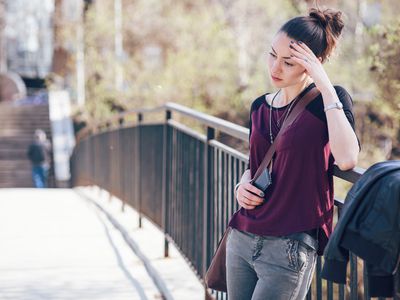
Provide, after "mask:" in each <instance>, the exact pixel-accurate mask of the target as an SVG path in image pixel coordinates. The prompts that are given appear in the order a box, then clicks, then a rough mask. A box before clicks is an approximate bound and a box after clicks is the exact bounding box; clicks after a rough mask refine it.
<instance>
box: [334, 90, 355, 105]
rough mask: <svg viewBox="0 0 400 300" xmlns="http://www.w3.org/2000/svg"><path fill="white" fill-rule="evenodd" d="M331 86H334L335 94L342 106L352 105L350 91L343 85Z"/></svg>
mask: <svg viewBox="0 0 400 300" xmlns="http://www.w3.org/2000/svg"><path fill="white" fill-rule="evenodd" d="M333 87H334V88H335V91H336V94H337V96H338V98H339V100H340V102H342V104H343V105H344V106H346V107H349V106H350V107H351V106H353V99H352V98H351V96H350V93H349V92H348V91H347V90H346V89H345V88H344V87H343V86H341V85H334V86H333Z"/></svg>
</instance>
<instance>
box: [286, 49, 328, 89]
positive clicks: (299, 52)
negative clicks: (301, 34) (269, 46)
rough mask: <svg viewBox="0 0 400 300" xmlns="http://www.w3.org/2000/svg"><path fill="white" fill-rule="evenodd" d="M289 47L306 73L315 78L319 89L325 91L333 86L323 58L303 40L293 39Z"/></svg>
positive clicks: (292, 55) (295, 59)
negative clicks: (322, 60)
mask: <svg viewBox="0 0 400 300" xmlns="http://www.w3.org/2000/svg"><path fill="white" fill-rule="evenodd" d="M289 48H290V51H291V52H292V54H291V58H292V60H293V61H295V62H296V63H298V64H299V65H301V66H302V67H304V68H305V69H306V73H307V74H308V75H309V76H310V77H311V78H312V79H313V80H314V82H315V86H316V87H317V88H318V90H320V91H323V90H326V89H330V88H331V87H332V84H331V81H330V79H329V77H328V75H327V74H326V72H325V69H324V67H323V66H322V63H321V60H320V59H319V58H318V57H316V56H315V54H314V52H312V50H311V49H310V48H308V46H307V45H306V44H304V43H303V42H301V41H298V42H296V41H291V42H290V45H289Z"/></svg>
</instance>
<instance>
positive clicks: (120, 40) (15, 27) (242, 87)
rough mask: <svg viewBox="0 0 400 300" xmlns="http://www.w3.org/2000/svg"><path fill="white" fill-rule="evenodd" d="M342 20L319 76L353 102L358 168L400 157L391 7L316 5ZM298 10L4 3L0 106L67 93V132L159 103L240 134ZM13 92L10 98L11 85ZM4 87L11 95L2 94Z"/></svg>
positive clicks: (292, 4) (399, 86)
mask: <svg viewBox="0 0 400 300" xmlns="http://www.w3.org/2000/svg"><path fill="white" fill-rule="evenodd" d="M319 4H320V5H321V6H323V5H326V6H329V7H332V8H336V9H340V10H342V11H343V12H344V14H345V28H344V34H343V36H342V41H341V43H340V45H339V48H338V49H337V51H336V54H335V56H333V57H332V58H331V59H330V61H328V62H327V63H326V64H325V68H326V70H327V72H328V75H329V76H330V78H331V81H332V82H333V83H334V84H338V85H342V86H343V87H345V88H346V89H347V90H348V91H349V92H350V94H351V95H352V97H353V100H354V110H355V116H356V126H357V133H358V136H359V139H360V141H361V145H362V152H361V156H360V159H359V166H360V167H364V168H366V167H368V166H370V165H371V164H372V163H374V162H377V161H381V160H385V159H396V158H399V157H400V144H399V141H400V127H399V124H400V122H399V119H400V110H399V105H400V100H399V99H400V72H399V71H398V70H399V64H400V60H399V52H400V51H399V50H400V43H399V39H400V22H399V19H398V15H399V6H398V5H397V4H398V3H397V1H395V0H384V1H383V0H382V1H377V0H357V1H344V0H343V1H341V0H336V1H334V0H332V1H319ZM312 5H314V1H305V0H291V1H289V0H282V1H265V0H253V1H246V0H229V1H228V0H197V1H189V0H174V1H172V0H163V1H156V0H107V1H105V0H97V1H96V0H86V1H82V0H40V1H39V0H30V1H24V0H2V1H0V50H1V51H0V72H1V75H0V91H1V94H0V95H1V98H0V99H1V101H2V102H5V101H18V100H19V101H20V103H23V102H21V99H24V101H25V102H29V101H31V102H32V101H36V102H39V103H40V102H41V101H46V99H47V97H48V93H49V91H51V90H59V89H63V90H66V91H67V92H68V95H69V98H70V99H71V103H72V114H73V122H74V130H75V132H77V131H79V130H80V129H81V128H82V127H84V126H85V125H87V124H92V123H94V122H96V123H98V122H101V121H104V120H106V119H107V118H109V117H110V116H111V115H113V114H115V113H117V112H122V111H126V110H130V109H133V108H143V107H154V106H158V105H161V104H163V103H165V102H167V101H172V102H176V103H180V104H183V105H186V106H189V107H191V108H193V109H196V110H199V111H202V112H206V113H208V114H212V115H214V116H217V117H221V118H223V119H227V120H229V121H232V122H234V123H237V124H240V125H243V126H246V127H247V126H248V120H249V109H250V104H251V102H252V101H253V99H255V98H256V97H257V96H258V95H260V94H262V93H265V92H266V91H271V90H272V89H273V88H272V86H271V85H270V82H269V79H268V77H267V68H266V53H267V50H268V47H269V45H270V42H271V39H272V37H273V35H274V33H275V32H276V30H278V29H279V27H280V26H281V25H282V24H283V22H285V21H286V20H287V19H288V18H290V17H293V16H295V15H298V14H304V13H306V12H307V9H308V7H310V6H312ZM10 86H12V88H11V87H10ZM10 89H11V90H12V91H10Z"/></svg>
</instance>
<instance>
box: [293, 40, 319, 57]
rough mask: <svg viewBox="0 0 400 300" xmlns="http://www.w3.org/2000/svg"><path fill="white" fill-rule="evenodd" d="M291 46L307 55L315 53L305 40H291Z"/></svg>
mask: <svg viewBox="0 0 400 300" xmlns="http://www.w3.org/2000/svg"><path fill="white" fill-rule="evenodd" d="M289 48H290V49H292V50H295V51H298V52H300V53H301V54H303V55H306V56H307V57H310V56H311V55H314V53H313V52H312V51H311V49H310V48H308V46H307V45H306V44H304V43H303V42H300V41H299V42H295V41H290V45H289Z"/></svg>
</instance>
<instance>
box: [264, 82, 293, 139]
mask: <svg viewBox="0 0 400 300" xmlns="http://www.w3.org/2000/svg"><path fill="white" fill-rule="evenodd" d="M280 91H281V90H279V91H278V92H277V93H276V94H275V96H274V97H273V98H272V100H271V109H270V110H269V138H270V142H271V145H272V143H273V142H274V137H273V135H272V110H273V104H274V100H275V97H276V96H277V95H278V94H279V92H280ZM297 98H298V96H297V97H296V98H294V99H293V100H292V101H291V103H290V105H289V106H288V108H287V110H286V111H285V113H284V116H285V118H284V119H283V122H282V124H283V123H285V121H286V119H287V117H288V116H289V114H290V111H291V110H292V107H293V105H294V103H295V102H296V100H297ZM277 110H278V109H276V111H277ZM282 117H283V116H282ZM282 117H281V118H280V119H279V120H278V119H277V125H278V128H279V129H281V127H280V120H281V119H282Z"/></svg>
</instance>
